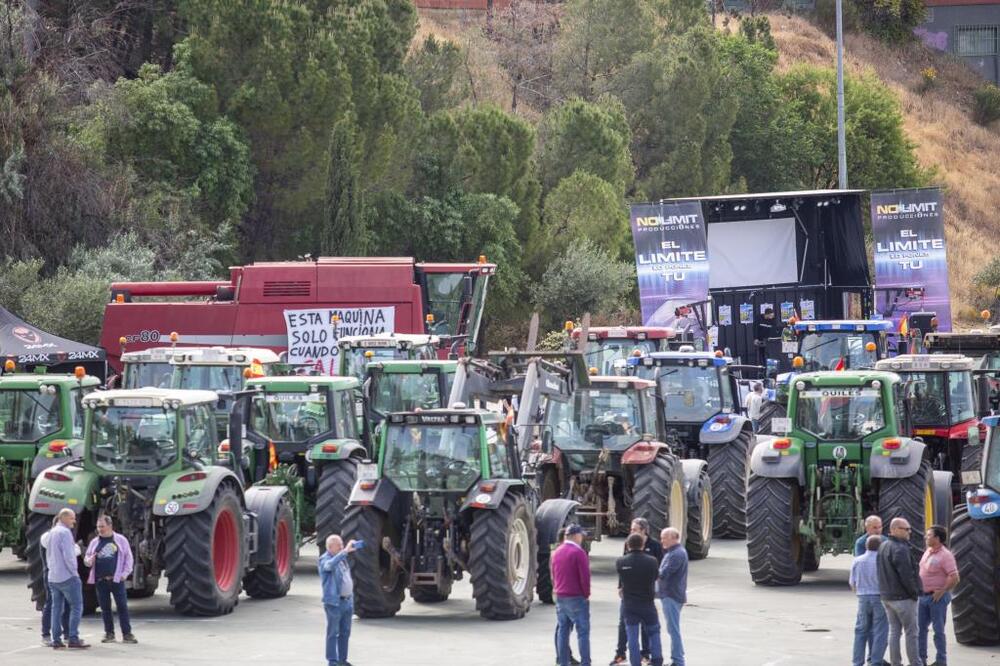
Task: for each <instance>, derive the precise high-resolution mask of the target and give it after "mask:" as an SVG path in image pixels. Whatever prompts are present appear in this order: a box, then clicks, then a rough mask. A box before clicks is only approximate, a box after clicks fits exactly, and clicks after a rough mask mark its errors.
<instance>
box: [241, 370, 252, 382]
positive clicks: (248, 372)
mask: <svg viewBox="0 0 1000 666" xmlns="http://www.w3.org/2000/svg"><path fill="white" fill-rule="evenodd" d="M252 377H253V370H251V369H250V368H243V379H250V378H252Z"/></svg>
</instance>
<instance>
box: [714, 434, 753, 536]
mask: <svg viewBox="0 0 1000 666" xmlns="http://www.w3.org/2000/svg"><path fill="white" fill-rule="evenodd" d="M752 444H753V433H752V432H751V431H750V430H748V429H747V430H743V431H742V432H741V433H740V436H739V437H737V438H736V439H734V440H733V441H731V442H728V443H726V444H713V445H711V446H709V447H708V475H709V476H710V477H712V511H713V512H714V516H713V524H714V528H713V530H714V532H715V536H717V537H722V538H730V539H742V538H743V537H745V536H746V535H747V504H746V502H747V475H748V474H749V472H750V448H751V446H752Z"/></svg>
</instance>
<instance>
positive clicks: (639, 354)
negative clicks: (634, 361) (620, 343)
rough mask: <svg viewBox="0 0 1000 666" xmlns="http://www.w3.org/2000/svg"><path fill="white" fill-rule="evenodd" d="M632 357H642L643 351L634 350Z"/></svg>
mask: <svg viewBox="0 0 1000 666" xmlns="http://www.w3.org/2000/svg"><path fill="white" fill-rule="evenodd" d="M632 356H635V357H639V356H642V350H641V349H633V350H632Z"/></svg>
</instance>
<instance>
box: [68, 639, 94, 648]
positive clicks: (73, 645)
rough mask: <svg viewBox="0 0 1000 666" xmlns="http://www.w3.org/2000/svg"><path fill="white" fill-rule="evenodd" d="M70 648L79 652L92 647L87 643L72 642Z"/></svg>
mask: <svg viewBox="0 0 1000 666" xmlns="http://www.w3.org/2000/svg"><path fill="white" fill-rule="evenodd" d="M69 647H71V648H74V649H77V650H85V649H87V648H89V647H90V643H85V642H83V641H82V640H78V641H70V642H69Z"/></svg>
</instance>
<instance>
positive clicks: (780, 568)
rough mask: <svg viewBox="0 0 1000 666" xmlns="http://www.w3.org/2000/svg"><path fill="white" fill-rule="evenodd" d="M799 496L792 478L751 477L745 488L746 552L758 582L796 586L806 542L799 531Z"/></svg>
mask: <svg viewBox="0 0 1000 666" xmlns="http://www.w3.org/2000/svg"><path fill="white" fill-rule="evenodd" d="M800 502H801V497H800V490H799V484H798V482H797V481H796V480H795V479H773V478H768V477H764V476H751V477H750V483H749V488H748V490H747V555H748V559H749V561H750V577H751V578H752V579H753V582H754V583H755V584H757V585H798V583H799V581H801V580H802V569H803V564H804V563H803V560H804V554H805V551H806V548H807V546H806V544H804V543H803V540H802V535H801V534H800V533H799V522H800V520H801V513H802V511H801V508H800V507H801V503H800Z"/></svg>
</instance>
